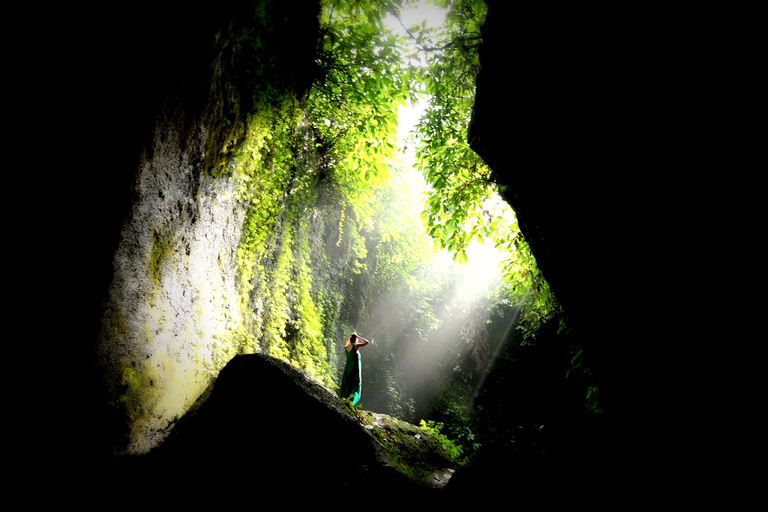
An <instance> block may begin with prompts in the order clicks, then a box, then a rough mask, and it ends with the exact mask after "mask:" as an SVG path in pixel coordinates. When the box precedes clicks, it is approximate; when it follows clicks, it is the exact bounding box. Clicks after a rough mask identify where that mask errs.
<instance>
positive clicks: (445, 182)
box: [217, 0, 598, 451]
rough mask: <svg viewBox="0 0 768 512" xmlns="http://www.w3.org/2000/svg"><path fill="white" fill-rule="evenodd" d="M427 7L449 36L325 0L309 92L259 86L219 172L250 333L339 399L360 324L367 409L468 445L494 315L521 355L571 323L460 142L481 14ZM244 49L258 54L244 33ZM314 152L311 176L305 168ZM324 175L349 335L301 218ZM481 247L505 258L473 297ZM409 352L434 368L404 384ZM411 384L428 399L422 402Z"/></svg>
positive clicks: (375, 4) (459, 0)
mask: <svg viewBox="0 0 768 512" xmlns="http://www.w3.org/2000/svg"><path fill="white" fill-rule="evenodd" d="M432 3H434V4H435V5H437V6H438V7H441V8H443V9H445V14H446V15H445V23H444V24H443V25H442V26H439V27H430V26H427V25H426V24H425V23H422V24H418V25H412V26H407V25H406V23H405V22H404V21H403V18H404V17H403V16H402V14H403V13H404V12H405V11H406V10H407V9H408V8H411V7H413V6H414V5H415V4H416V0H326V1H324V2H323V7H322V14H321V17H320V37H319V41H318V48H317V58H316V66H317V67H316V73H315V77H314V81H313V84H312V87H311V89H310V90H309V92H308V94H307V95H306V97H304V98H294V97H284V96H282V95H281V94H279V93H276V92H275V91H276V90H277V89H274V90H272V89H270V88H269V87H267V86H266V85H265V84H264V83H259V82H258V80H257V81H256V84H255V87H256V89H257V93H255V94H254V98H255V99H254V102H255V103H256V108H255V109H254V112H253V113H252V114H249V115H248V118H247V122H246V123H245V125H243V126H239V127H233V128H232V129H233V131H237V130H239V134H240V135H239V139H238V140H239V141H240V144H239V145H238V146H237V149H233V151H235V152H236V153H237V156H238V158H236V159H235V162H236V163H235V164H233V165H229V166H228V167H225V166H222V167H221V168H218V169H217V172H218V173H220V174H222V175H229V177H230V179H233V180H237V182H238V183H239V188H238V197H237V199H238V200H241V201H246V202H248V203H249V204H250V208H249V210H248V214H247V218H246V224H245V231H244V235H243V240H242V241H241V244H240V249H239V251H238V268H239V272H240V273H241V275H242V276H243V282H246V283H248V285H247V286H246V287H245V288H244V289H243V290H242V306H243V307H251V308H254V310H255V314H254V322H255V324H254V328H253V330H252V332H249V333H242V335H243V336H244V337H250V338H252V340H253V343H254V344H259V345H260V348H261V349H262V350H263V351H264V352H266V353H268V354H270V355H274V356H277V357H280V358H283V359H285V360H287V361H289V362H291V364H295V365H296V366H298V367H300V368H302V369H303V370H304V371H306V372H307V373H308V374H310V375H312V376H313V377H315V378H317V379H318V380H320V381H321V382H323V383H324V384H325V385H327V386H328V387H330V388H334V387H336V386H337V383H336V379H337V372H338V369H337V361H338V359H337V354H336V344H337V342H338V339H336V338H339V337H340V336H342V335H344V333H346V334H348V332H350V331H351V330H352V329H357V330H358V331H359V332H361V333H362V334H363V335H365V336H367V337H369V338H372V340H373V341H374V346H375V350H369V352H368V353H367V354H366V355H364V357H366V356H370V358H371V359H370V361H371V365H370V366H369V368H375V369H371V370H370V371H369V370H368V369H366V375H365V376H364V382H370V383H371V384H370V389H376V390H379V391H378V394H375V393H372V394H371V393H369V394H368V395H367V396H364V399H363V402H364V404H365V402H366V401H367V402H368V403H367V404H365V405H366V408H368V407H371V408H372V409H376V410H377V412H382V413H387V414H390V415H393V416H397V417H399V418H402V419H405V420H408V421H411V422H414V423H418V422H419V421H420V420H422V419H429V420H441V421H444V422H446V423H447V428H446V430H444V431H443V432H444V433H447V434H448V435H449V437H452V438H454V439H457V440H458V442H459V443H460V445H461V446H463V447H464V449H465V451H466V450H467V449H469V450H471V449H472V448H473V447H476V445H477V442H478V440H477V439H476V436H475V432H474V429H475V427H474V426H473V423H472V421H473V420H472V410H471V407H472V401H473V395H472V393H473V390H476V389H477V387H478V385H479V383H481V382H482V380H483V376H484V375H485V374H486V373H487V371H488V369H489V367H490V364H491V360H492V353H493V351H494V350H497V349H498V346H496V345H498V343H499V342H498V341H493V339H496V338H501V337H503V335H504V328H503V327H504V326H503V325H502V320H503V319H504V318H505V317H509V316H510V315H515V317H516V319H517V323H516V329H517V331H518V333H519V338H518V339H519V341H518V342H519V343H522V344H535V343H536V337H537V332H538V331H539V329H540V328H541V327H542V326H543V325H545V324H548V323H549V324H552V323H556V322H560V324H561V328H563V329H564V328H565V323H564V320H563V316H562V311H561V308H560V306H559V305H558V303H557V300H556V298H555V297H554V295H553V294H552V292H551V290H550V288H549V285H548V283H547V282H546V280H545V279H544V277H543V276H542V274H541V272H540V271H539V269H538V267H537V266H536V261H535V258H534V257H533V255H532V253H531V251H530V248H529V247H528V245H527V243H526V242H525V240H524V238H523V237H522V235H521V234H520V231H519V229H518V226H517V222H516V220H515V217H514V213H513V212H512V211H511V209H510V208H509V207H508V206H507V205H506V204H505V203H503V202H502V201H500V200H499V199H498V196H496V195H495V193H496V192H498V190H499V185H498V184H497V183H496V182H495V181H494V175H493V173H492V171H491V169H490V168H489V167H488V166H487V165H486V164H485V163H484V162H483V161H482V159H481V158H479V157H478V155H477V154H475V153H474V152H473V151H472V150H471V149H470V147H469V144H468V127H469V123H470V121H471V112H472V106H473V103H474V86H475V77H476V74H477V72H478V67H479V60H478V47H479V45H480V44H481V41H482V33H481V28H482V24H483V20H484V18H485V13H486V6H485V3H484V2H483V1H482V0H434V2H432ZM393 25H399V26H401V28H402V29H403V30H402V31H395V30H393V29H392V28H391V27H392V26H393ZM240 42H241V44H242V45H243V46H244V47H248V48H250V50H248V51H258V45H259V42H258V40H257V38H255V37H253V36H252V34H243V37H242V38H241V41H240ZM253 48H256V50H254V49H253ZM263 60H265V61H266V62H268V58H266V57H265V58H264V59H263ZM259 73H261V74H263V75H267V74H268V73H269V67H268V66H266V67H265V69H264V70H261V71H259ZM417 102H423V103H424V104H425V105H426V107H425V109H424V114H423V116H422V117H421V119H420V120H419V122H418V123H417V125H416V126H415V128H414V130H413V132H412V133H411V135H410V137H409V138H408V141H407V143H408V145H409V146H411V147H412V148H415V155H416V156H415V168H416V170H417V171H418V173H419V175H415V174H414V173H413V172H411V169H409V168H408V167H407V166H406V165H405V164H404V162H403V160H402V158H401V155H400V153H399V149H398V146H397V144H398V141H397V140H396V136H395V131H396V126H397V112H398V109H399V108H401V107H405V106H407V105H409V104H410V105H414V104H415V103H417ZM310 153H311V154H313V155H315V156H314V157H312V158H313V159H314V160H313V161H312V162H311V164H312V165H306V166H303V167H302V165H301V162H302V159H306V158H308V157H307V156H306V155H308V154H310ZM297 162H299V164H298V165H297ZM419 176H420V177H419ZM421 180H423V182H421ZM318 182H323V183H325V184H327V185H328V186H329V187H330V189H331V190H332V196H333V198H334V201H335V203H336V208H335V209H334V210H333V211H334V212H335V213H334V214H335V215H336V216H337V221H338V239H337V240H336V243H337V245H339V244H348V245H349V252H348V254H349V257H348V260H347V264H346V266H345V269H344V271H343V272H344V275H345V276H346V277H345V278H346V279H349V281H350V282H352V281H354V280H356V279H357V280H359V279H361V277H360V276H365V281H366V283H367V285H366V286H365V287H363V288H364V289H363V288H361V289H362V290H363V291H362V292H361V293H362V297H361V299H362V300H363V303H364V304H363V307H362V308H361V311H362V312H361V314H360V315H359V318H358V319H357V322H355V323H354V324H351V322H350V324H346V323H345V320H344V317H343V315H341V310H342V308H343V303H344V300H343V297H340V296H339V294H338V291H336V290H334V288H333V287H332V286H330V285H328V284H327V283H324V282H323V280H322V279H321V278H320V277H318V276H320V275H323V273H322V272H317V271H314V272H313V271H312V270H311V269H316V268H318V267H322V266H323V264H324V263H323V255H322V254H321V253H320V252H318V251H316V250H315V249H314V246H315V245H316V241H313V240H314V239H313V234H312V233H311V230H310V228H309V225H308V220H307V219H308V218H309V217H310V216H311V214H312V212H313V208H316V207H317V204H318V203H317V202H318V192H317V188H316V187H315V186H314V185H315V184H316V183H318ZM425 184H426V186H425ZM421 190H423V192H420V191H421ZM413 191H416V194H415V195H414V194H413ZM275 233H279V234H280V237H279V241H278V238H276V237H275ZM478 244H484V245H486V246H490V245H492V246H494V247H495V248H497V249H498V250H499V251H500V252H501V253H502V254H503V255H504V256H503V258H501V265H500V268H499V270H498V272H497V273H496V277H495V278H493V279H489V280H488V281H486V282H483V283H482V285H483V286H482V287H475V288H473V289H472V290H471V291H470V290H469V289H462V286H463V285H464V284H465V283H464V281H463V280H464V279H465V278H466V276H467V274H468V271H467V269H470V268H471V265H472V264H473V258H474V253H475V252H477V251H476V246H477V245H478ZM270 258H271V259H270ZM267 260H269V261H271V262H272V263H270V265H272V266H270V267H269V269H267V266H268V265H267V263H266V262H267ZM479 263H480V264H481V265H482V264H484V263H483V262H479ZM476 270H477V269H476V268H473V269H471V271H473V272H474V271H476ZM253 297H257V299H256V301H257V303H255V304H254V299H253ZM254 333H256V334H254ZM491 333H493V335H491ZM494 336H495V338H494ZM438 339H450V340H451V341H450V342H447V343H438V342H437V341H436V340H438ZM257 340H259V341H257ZM502 341H503V340H502ZM494 343H495V344H496V345H494ZM425 347H426V348H425ZM404 354H408V356H410V360H412V359H414V358H417V357H418V358H421V359H428V360H430V361H432V363H433V370H431V371H429V372H420V373H419V375H420V378H421V379H422V381H421V382H420V383H416V382H414V378H413V375H412V373H413V372H412V371H410V370H409V366H408V364H409V363H408V362H407V361H408V360H409V358H407V357H404ZM574 354H575V355H574V360H573V361H572V370H571V371H573V372H584V371H588V370H587V366H586V365H585V364H584V363H583V359H582V352H581V351H580V349H579V348H578V347H574ZM411 370H412V369H411ZM416 387H420V388H421V389H430V390H432V391H434V395H433V396H438V398H436V399H433V400H432V401H431V402H430V403H429V404H425V403H420V402H422V401H421V400H417V398H418V396H417V394H416V393H415V392H414V391H413V390H414V389H415V388H416ZM589 393H590V399H591V400H592V401H590V407H591V409H592V410H596V409H597V408H598V406H597V404H596V402H595V401H594V399H595V398H596V391H595V389H593V388H590V391H589ZM431 425H433V426H434V425H435V424H434V423H432V424H431ZM437 428H439V427H437Z"/></svg>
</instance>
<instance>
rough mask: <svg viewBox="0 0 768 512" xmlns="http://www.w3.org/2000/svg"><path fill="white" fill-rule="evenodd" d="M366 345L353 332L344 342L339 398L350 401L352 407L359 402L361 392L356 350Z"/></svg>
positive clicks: (358, 360) (361, 382)
mask: <svg viewBox="0 0 768 512" xmlns="http://www.w3.org/2000/svg"><path fill="white" fill-rule="evenodd" d="M367 344H368V340H366V339H365V338H361V337H360V336H358V335H357V333H355V332H353V333H352V335H351V336H350V337H349V339H348V340H347V341H346V342H344V350H346V351H347V362H346V364H345V365H344V373H343V374H342V376H341V388H340V389H339V397H341V398H350V399H352V406H355V405H357V402H359V401H360V394H361V392H362V390H363V378H362V373H361V369H362V366H361V364H360V352H358V350H359V349H360V348H362V347H364V346H366V345H367ZM353 395H354V397H353Z"/></svg>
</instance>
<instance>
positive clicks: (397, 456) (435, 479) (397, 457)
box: [359, 411, 456, 487]
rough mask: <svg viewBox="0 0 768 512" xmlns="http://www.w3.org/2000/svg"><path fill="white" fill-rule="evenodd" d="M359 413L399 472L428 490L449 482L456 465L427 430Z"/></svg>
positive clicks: (389, 418)
mask: <svg viewBox="0 0 768 512" xmlns="http://www.w3.org/2000/svg"><path fill="white" fill-rule="evenodd" d="M359 414H360V417H361V418H362V419H363V421H364V422H365V424H366V429H367V430H368V432H369V433H370V434H371V435H372V436H373V437H374V439H376V440H377V441H379V442H380V443H381V445H382V447H383V448H384V451H385V453H386V456H387V459H388V460H389V461H390V463H391V464H392V465H393V466H394V467H395V468H396V469H397V470H398V471H400V472H401V473H403V474H404V475H406V476H408V477H409V478H410V479H412V480H414V481H416V482H418V483H420V484H423V485H427V486H430V487H442V486H443V485H445V483H447V481H448V479H450V476H451V474H452V473H453V470H454V469H455V466H456V464H455V463H454V462H452V461H451V460H450V458H449V457H448V455H447V454H446V453H445V450H444V449H443V446H442V445H441V444H440V442H439V440H437V439H435V437H434V436H433V435H432V434H431V433H430V432H429V431H428V430H425V429H423V428H421V427H417V426H416V425H412V424H410V423H408V422H405V421H402V420H399V419H397V418H394V417H392V416H388V415H386V414H376V413H372V412H369V411H360V413H359Z"/></svg>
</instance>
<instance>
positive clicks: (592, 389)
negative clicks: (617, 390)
mask: <svg viewBox="0 0 768 512" xmlns="http://www.w3.org/2000/svg"><path fill="white" fill-rule="evenodd" d="M571 354H572V355H573V358H571V365H570V368H569V369H568V371H567V372H566V376H565V377H566V378H576V379H579V381H581V382H584V383H586V384H585V387H586V397H585V399H586V400H585V405H584V407H585V410H586V412H587V413H589V414H596V413H601V412H603V409H602V407H600V402H599V398H600V391H599V390H598V388H597V386H596V385H595V383H594V381H593V379H592V368H590V366H589V364H588V363H587V361H586V360H585V358H584V349H582V348H581V347H580V346H579V345H578V344H574V345H573V347H572V348H571Z"/></svg>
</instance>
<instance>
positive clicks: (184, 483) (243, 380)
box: [110, 354, 437, 505]
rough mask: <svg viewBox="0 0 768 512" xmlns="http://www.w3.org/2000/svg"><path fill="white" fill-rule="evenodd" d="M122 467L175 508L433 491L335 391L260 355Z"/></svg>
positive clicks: (125, 475)
mask: <svg viewBox="0 0 768 512" xmlns="http://www.w3.org/2000/svg"><path fill="white" fill-rule="evenodd" d="M116 465H117V466H118V474H117V475H116V478H117V479H118V480H123V481H124V480H125V479H130V478H132V477H135V476H138V475H141V476H142V479H143V478H145V477H148V478H149V479H150V480H151V481H156V482H163V484H162V486H161V488H160V489H159V496H158V499H160V500H161V501H164V502H165V501H167V502H168V503H169V504H170V503H177V500H179V499H181V500H182V501H185V502H189V503H190V504H196V505H197V504H199V503H210V504H219V503H221V502H222V501H224V502H230V501H235V502H236V501H237V500H236V499H235V498H236V496H238V495H239V494H240V493H241V492H253V491H260V492H264V493H267V494H268V495H269V496H270V497H272V496H282V497H284V498H285V500H286V502H285V503H284V504H286V505H297V504H306V505H311V504H320V503H322V502H324V501H327V500H328V498H329V496H328V493H329V491H331V492H335V494H334V496H333V497H332V500H333V502H334V503H338V502H339V501H342V502H346V501H352V500H360V499H361V498H375V497H376V496H382V495H385V494H388V493H393V492H394V493H396V494H397V495H398V496H401V497H403V498H407V499H409V500H416V502H417V503H420V502H421V500H425V499H429V498H430V497H434V494H435V493H436V492H437V491H436V490H435V489H429V488H427V487H424V486H421V485H420V484H417V483H414V482H412V481H411V480H409V479H408V478H406V477H405V476H404V475H402V474H401V473H400V472H398V471H397V470H396V469H395V468H394V467H393V466H392V465H391V464H390V463H389V462H388V461H387V459H386V456H385V454H384V450H383V449H382V447H381V445H380V444H379V443H378V442H377V441H376V440H375V439H374V438H373V437H372V436H371V435H369V434H368V432H366V430H365V428H364V427H363V426H362V425H361V423H360V422H359V421H358V420H357V419H355V418H353V417H352V415H351V414H350V413H349V412H348V411H347V410H345V409H344V407H343V405H342V404H341V402H340V401H339V400H338V398H337V397H336V396H335V395H334V394H333V393H332V392H330V391H329V390H328V389H326V388H323V387H322V386H320V385H318V384H316V383H315V382H313V381H311V380H309V379H308V378H306V377H305V376H304V375H303V374H302V373H301V372H299V371H297V370H296V369H294V368H292V367H291V366H290V365H288V364H287V363H285V362H283V361H280V360H277V359H273V358H270V357H266V356H262V355H258V354H250V355H241V356H237V357H235V358H234V359H233V360H232V361H231V362H230V363H229V364H228V365H227V366H226V367H225V368H224V369H223V370H222V371H221V373H220V375H219V377H218V379H217V380H216V381H215V383H214V384H213V385H212V386H211V387H210V388H209V390H208V392H207V393H206V394H204V395H203V396H202V397H201V398H200V400H199V401H198V403H197V404H196V405H195V406H194V407H193V408H192V410H191V411H190V412H189V413H188V414H187V415H185V416H184V417H183V418H182V419H181V420H180V421H179V423H178V425H177V426H176V427H175V429H174V430H173V432H172V433H171V434H170V435H169V436H168V438H167V440H166V442H165V443H164V444H163V445H162V446H161V447H160V448H158V449H157V450H155V451H153V452H151V453H150V454H149V455H146V456H139V457H132V458H128V459H124V460H120V461H118V462H117V463H116ZM110 478H112V477H110ZM179 489H184V492H183V493H182V494H183V498H179V496H180V494H179V492H178V491H179Z"/></svg>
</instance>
